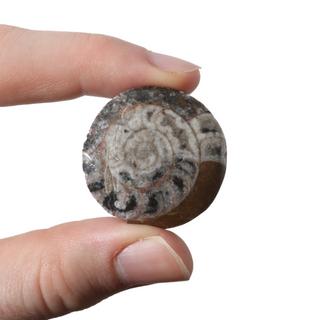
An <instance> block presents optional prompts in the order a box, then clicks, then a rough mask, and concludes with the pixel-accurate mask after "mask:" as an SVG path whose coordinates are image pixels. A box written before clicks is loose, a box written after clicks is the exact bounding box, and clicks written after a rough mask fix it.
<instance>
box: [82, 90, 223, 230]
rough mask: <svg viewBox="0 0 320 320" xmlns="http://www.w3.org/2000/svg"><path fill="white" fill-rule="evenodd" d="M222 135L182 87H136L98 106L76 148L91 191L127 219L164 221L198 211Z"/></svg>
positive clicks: (219, 164) (211, 188)
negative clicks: (97, 110) (180, 89)
mask: <svg viewBox="0 0 320 320" xmlns="http://www.w3.org/2000/svg"><path fill="white" fill-rule="evenodd" d="M225 168H226V142H225V138H224V135H223V132H222V130H221V128H220V126H219V124H218V122H217V121H216V120H215V119H214V117H213V116H212V114H211V113H210V112H209V110H208V109H207V108H206V107H205V106H204V105H203V104H202V103H200V102H199V101H197V100H196V99H194V98H192V97H191V96H189V95H188V94H185V93H183V92H180V91H177V90H174V89H169V88H161V87H142V88H138V89H132V90H129V91H126V92H124V93H121V94H120V95H118V96H117V97H115V98H114V99H113V100H111V101H110V102H109V103H108V104H107V105H106V106H105V107H104V108H103V109H102V110H101V112H100V113H99V115H98V116H97V118H96V119H95V121H94V123H93V124H92V126H91V129H90V132H89V134H88V137H87V140H86V142H85V143H84V148H83V170H84V172H85V176H86V180H87V185H88V188H89V190H90V191H91V193H92V195H93V196H94V198H95V199H96V200H97V201H98V202H99V203H100V204H101V205H102V207H103V208H104V209H106V210H107V211H108V212H109V213H111V214H112V215H115V216H117V217H120V218H123V219H126V220H127V222H129V223H141V224H149V225H154V226H158V227H162V228H170V227H175V226H178V225H181V224H183V223H186V222H188V221H190V220H192V219H193V218H195V217H196V216H198V215H199V214H200V213H202V212H203V211H205V210H206V209H207V208H208V207H209V205H210V204H211V203H212V201H213V200H214V198H215V196H216V195H217V193H218V191H219V188H220V186H221V183H222V180H223V177H224V174H225Z"/></svg>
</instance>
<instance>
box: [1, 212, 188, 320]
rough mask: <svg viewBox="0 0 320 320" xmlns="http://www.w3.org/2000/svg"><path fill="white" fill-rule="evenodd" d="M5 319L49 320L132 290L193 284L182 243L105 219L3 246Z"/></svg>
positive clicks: (19, 238) (149, 229)
mask: <svg viewBox="0 0 320 320" xmlns="http://www.w3.org/2000/svg"><path fill="white" fill-rule="evenodd" d="M0 261H1V265H0V286H1V290H0V318H1V319H11V318H15V319H26V320H27V319H47V318H52V317H57V316H61V315H64V314H67V313H69V312H72V311H76V310H81V309H84V308H88V307H90V306H92V305H94V304H96V303H98V302H100V301H101V300H103V299H105V298H107V297H109V296H111V295H113V294H115V293H118V292H120V291H123V290H126V289H128V288H130V287H134V286H141V285H146V284H152V283H156V282H167V281H181V280H188V279H189V277H190V274H191V272H192V258H191V255H190V252H189V250H188V248H187V247H186V245H185V244H184V242H183V241H182V240H181V239H180V238H178V237H177V236H176V235H174V234H173V233H171V232H169V231H167V230H163V229H160V228H155V227H150V226H140V225H128V224H126V223H125V222H124V221H122V220H120V219H117V218H99V219H92V220H85V221H80V222H72V223H68V224H63V225H59V226H56V227H53V228H51V229H48V230H39V231H33V232H30V233H26V234H23V235H20V236H16V237H12V238H8V239H3V240H1V241H0Z"/></svg>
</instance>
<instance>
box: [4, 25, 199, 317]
mask: <svg viewBox="0 0 320 320" xmlns="http://www.w3.org/2000/svg"><path fill="white" fill-rule="evenodd" d="M198 82H199V71H198V67H197V66H195V65H193V64H190V63H188V62H185V61H182V60H179V59H176V58H170V57H167V56H164V55H158V54H154V53H151V52H149V51H147V50H146V49H144V48H141V47H138V46H135V45H133V44H130V43H127V42H124V41H121V40H119V39H115V38H111V37H106V36H102V35H89V34H76V33H56V32H35V31H29V30H23V29H18V28H13V27H10V26H0V106H9V105H15V104H26V103H37V102H48V101H58V100H65V99H72V98H76V97H79V96H81V95H95V96H104V97H113V96H115V95H116V94H118V93H120V92H122V91H125V90H128V89H130V88H133V87H139V86H145V85H155V86H167V87H172V88H175V89H178V90H182V91H185V92H188V93H189V92H191V91H192V90H193V89H194V88H195V87H196V86H197V84H198ZM0 261H1V263H0V319H46V318H52V317H58V316H61V315H63V314H66V313H69V312H72V311H75V310H81V309H84V308H87V307H90V306H92V305H94V304H96V303H98V302H99V301H101V300H103V299H105V298H107V297H109V296H111V295H113V294H115V293H118V292H120V291H123V290H126V289H127V288H131V287H135V286H140V285H144V284H152V283H157V282H166V281H180V280H187V279H189V277H190V274H191V272H192V258H191V255H190V252H189V250H188V248H187V247H186V245H185V244H184V242H183V241H182V240H181V239H180V238H179V237H177V236H176V235H174V234H173V233H171V232H169V231H167V230H163V229H159V228H155V227H150V226H142V225H128V224H126V223H125V222H123V221H121V220H119V219H116V218H99V219H91V220H85V221H79V222H72V223H67V224H63V225H59V226H56V227H53V228H50V229H47V230H38V231H33V232H29V233H26V234H23V235H19V236H15V237H11V238H7V239H2V240H0Z"/></svg>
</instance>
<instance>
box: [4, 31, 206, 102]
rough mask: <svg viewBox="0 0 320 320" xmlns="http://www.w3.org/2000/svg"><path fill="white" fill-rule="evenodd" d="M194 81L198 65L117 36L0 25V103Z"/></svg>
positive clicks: (185, 85)
mask: <svg viewBox="0 0 320 320" xmlns="http://www.w3.org/2000/svg"><path fill="white" fill-rule="evenodd" d="M199 80H200V73H199V67H198V66H196V65H194V64H192V63H189V62H187V61H184V60H180V59H177V58H174V57H170V56H166V55H162V54H157V53H153V52H151V51H148V50H147V49H145V48H143V47H140V46H137V45H134V44H132V43H128V42H125V41H122V40H120V39H117V38H113V37H109V36H104V35H97V34H85V33H71V32H48V31H31V30H26V29H20V28H15V27H10V26H5V25H0V88H1V91H0V106H9V105H15V104H27V103H38V102H50V101H59V100H67V99H73V98H77V97H79V96H82V95H94V96H103V97H113V96H115V95H117V94H119V93H120V92H122V91H125V90H128V89H131V88H134V87H140V86H166V87H171V88H174V89H177V90H181V91H184V92H186V93H190V92H192V91H193V90H194V89H195V88H196V87H197V85H198V83H199Z"/></svg>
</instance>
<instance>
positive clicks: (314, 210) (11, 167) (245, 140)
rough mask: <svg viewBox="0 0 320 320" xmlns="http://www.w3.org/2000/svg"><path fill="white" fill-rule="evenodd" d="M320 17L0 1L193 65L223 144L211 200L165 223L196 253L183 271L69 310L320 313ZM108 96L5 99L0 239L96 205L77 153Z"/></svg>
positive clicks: (157, 314) (134, 315) (83, 214)
mask: <svg viewBox="0 0 320 320" xmlns="http://www.w3.org/2000/svg"><path fill="white" fill-rule="evenodd" d="M319 17H320V9H319V1H308V0H303V1H302V0H301V1H295V0H291V1H289V0H288V1H285V0H268V1H254V0H252V1H249V0H244V1H237V0H233V1H232V0H229V1H228V0H225V1H208V0H197V1H188V0H184V1H175V0H161V1H156V2H154V1H143V0H135V1H131V0H127V1H120V0H118V1H115V0H114V1H98V0H90V1H66V0H64V1H62V0H55V1H36V0H28V1H25V0H21V1H17V0H10V1H4V0H1V8H0V23H6V24H11V25H16V26H20V27H25V28H31V29H40V30H63V31H82V32H91V33H103V34H109V35H112V36H115V37H119V38H122V39H124V40H127V41H130V42H134V43H137V44H139V45H141V46H145V47H147V48H148V49H149V50H152V51H155V52H160V53H165V54H170V55H173V56H177V57H180V58H183V59H186V60H189V61H191V62H193V63H195V64H198V65H200V66H201V67H202V71H201V75H202V79H201V83H200V85H199V87H198V88H197V89H196V91H195V92H194V93H193V94H192V95H193V96H194V97H195V98H197V99H198V100H200V101H201V102H203V103H204V104H205V105H206V106H207V107H208V108H209V109H210V110H211V111H212V113H213V114H214V116H215V117H216V119H217V120H218V121H219V123H220V125H221V126H222V128H223V130H224V132H225V136H226V139H227V143H228V168H227V174H226V178H225V181H224V183H223V186H222V188H221V190H220V193H219V195H218V197H217V199H216V200H215V202H214V204H213V205H212V206H211V207H210V209H209V210H207V211H206V212H205V213H204V214H202V215H201V216H200V217H199V218H197V219H195V220H194V221H193V222H191V223H189V224H186V225H184V226H180V227H177V228H174V229H172V231H174V232H176V233H177V234H178V235H179V236H180V237H182V238H183V239H184V240H185V242H186V243H187V244H188V246H189V248H190V250H191V252H192V254H193V258H194V273H193V275H192V278H191V280H190V281H189V282H185V283H172V284H158V285H153V286H148V287H143V288H139V289H134V290H129V291H127V292H124V293H120V294H118V295H115V296H113V297H111V298H109V299H108V300H106V301H104V302H102V303H100V304H99V305H96V306H94V307H92V308H90V309H88V310H85V311H82V312H77V313H74V314H70V315H67V316H65V317H64V318H65V319H68V320H71V319H77V320H78V319H112V318H118V319H139V320H150V319H152V320H160V319H161V320H162V319H164V318H165V319H210V320H211V319H214V320H234V319H246V320H251V319H252V320H253V319H254V320H256V319H259V320H260V319H309V320H310V319H319V318H320V258H319V246H320V232H319V229H320V228H319V227H320V217H319V214H320V206H319V179H320V170H319V162H320V151H319V137H320V129H319V122H320V117H319V111H318V110H319V107H320V93H319V88H320V87H319V85H320V62H319V61H320V45H319V42H320V22H319V21H320V19H319ZM0 90H1V88H0ZM107 101H108V100H107V99H103V98H94V97H84V98H80V99H77V100H73V101H68V102H59V103H51V104H42V105H29V106H17V107H14V108H11V107H10V108H2V109H0V146H1V153H0V238H3V237H7V236H11V235H15V234H19V233H22V232H26V231H29V230H33V229H39V228H46V227H50V226H52V225H55V224H59V223H63V222H67V221H73V220H80V219H86V218H90V217H98V216H103V215H105V212H104V211H103V210H102V209H101V208H100V206H99V205H98V204H97V203H96V202H95V200H94V199H93V198H92V196H91V195H90V193H89V192H88V190H87V187H86V184H85V181H84V177H83V173H82V168H81V150H82V144H83V142H84V140H85V137H86V134H87V132H88V130H89V127H90V125H91V123H92V121H93V119H94V118H95V116H96V114H97V113H98V112H99V110H100V109H101V108H102V107H103V106H104V105H105V104H106V102H107ZM70 123H71V126H70Z"/></svg>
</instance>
